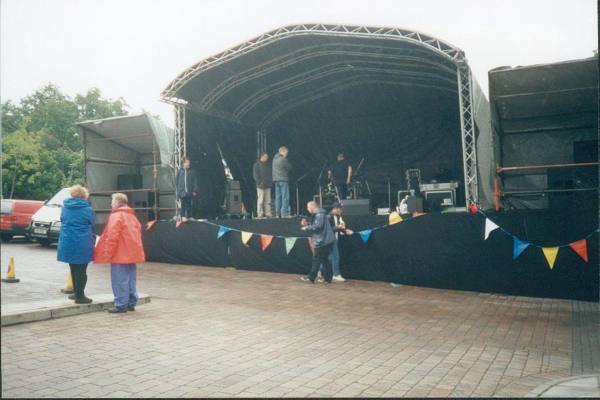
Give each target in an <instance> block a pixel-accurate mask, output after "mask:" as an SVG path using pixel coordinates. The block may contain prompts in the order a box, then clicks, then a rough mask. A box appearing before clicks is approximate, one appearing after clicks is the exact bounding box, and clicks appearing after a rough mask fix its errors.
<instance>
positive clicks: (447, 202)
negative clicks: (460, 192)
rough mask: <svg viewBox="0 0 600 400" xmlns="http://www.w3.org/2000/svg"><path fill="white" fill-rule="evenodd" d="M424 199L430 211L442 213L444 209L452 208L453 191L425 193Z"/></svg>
mask: <svg viewBox="0 0 600 400" xmlns="http://www.w3.org/2000/svg"><path fill="white" fill-rule="evenodd" d="M425 198H426V199H427V202H428V203H429V207H431V210H432V211H442V209H443V208H444V207H454V203H455V201H454V189H451V190H438V191H427V192H425Z"/></svg>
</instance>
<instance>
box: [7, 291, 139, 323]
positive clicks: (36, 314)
mask: <svg viewBox="0 0 600 400" xmlns="http://www.w3.org/2000/svg"><path fill="white" fill-rule="evenodd" d="M138 295H139V299H138V305H141V304H145V303H149V302H150V296H149V295H147V294H144V293H139V294H138ZM91 297H92V300H93V303H90V304H75V303H74V302H73V300H68V299H64V300H47V301H34V302H28V303H18V304H2V317H1V326H9V325H16V324H22V323H25V322H34V321H43V320H47V319H51V318H61V317H67V316H70V315H77V314H84V313H89V312H94V311H103V310H106V309H108V308H110V307H113V306H114V297H113V295H112V294H100V295H94V296H91Z"/></svg>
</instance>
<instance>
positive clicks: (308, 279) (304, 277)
mask: <svg viewBox="0 0 600 400" xmlns="http://www.w3.org/2000/svg"><path fill="white" fill-rule="evenodd" d="M300 279H301V280H302V282H306V283H309V282H310V283H314V282H313V281H311V280H310V278H309V277H308V276H303V277H302V278H300Z"/></svg>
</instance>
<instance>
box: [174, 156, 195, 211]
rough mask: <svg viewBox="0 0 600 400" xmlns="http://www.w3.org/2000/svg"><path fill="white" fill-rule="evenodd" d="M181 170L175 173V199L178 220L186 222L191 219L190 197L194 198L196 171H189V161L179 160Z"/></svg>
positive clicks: (184, 158) (187, 159) (186, 159)
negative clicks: (176, 200) (177, 205)
mask: <svg viewBox="0 0 600 400" xmlns="http://www.w3.org/2000/svg"><path fill="white" fill-rule="evenodd" d="M181 163H182V165H183V168H181V169H180V170H179V171H177V176H176V179H175V182H176V189H177V198H178V199H179V200H180V203H181V204H180V205H179V218H180V220H181V222H187V220H188V218H191V217H192V196H196V192H197V191H198V183H197V182H196V171H194V170H193V169H190V159H189V158H187V157H183V158H182V159H181Z"/></svg>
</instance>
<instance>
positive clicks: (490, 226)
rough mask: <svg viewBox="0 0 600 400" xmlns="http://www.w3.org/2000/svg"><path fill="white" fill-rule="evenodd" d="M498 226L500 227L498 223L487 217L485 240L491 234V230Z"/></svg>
mask: <svg viewBox="0 0 600 400" xmlns="http://www.w3.org/2000/svg"><path fill="white" fill-rule="evenodd" d="M498 228H500V227H499V226H498V225H496V224H495V223H493V222H492V221H491V220H489V219H488V218H486V219H485V239H483V240H487V238H488V236H490V232H491V231H493V230H495V229H498Z"/></svg>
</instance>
